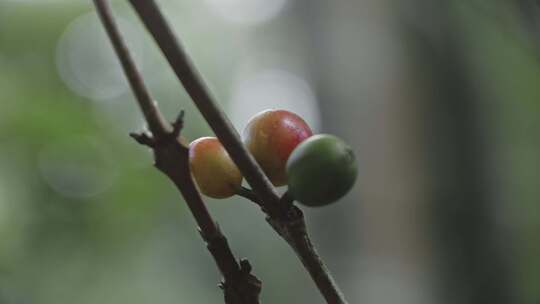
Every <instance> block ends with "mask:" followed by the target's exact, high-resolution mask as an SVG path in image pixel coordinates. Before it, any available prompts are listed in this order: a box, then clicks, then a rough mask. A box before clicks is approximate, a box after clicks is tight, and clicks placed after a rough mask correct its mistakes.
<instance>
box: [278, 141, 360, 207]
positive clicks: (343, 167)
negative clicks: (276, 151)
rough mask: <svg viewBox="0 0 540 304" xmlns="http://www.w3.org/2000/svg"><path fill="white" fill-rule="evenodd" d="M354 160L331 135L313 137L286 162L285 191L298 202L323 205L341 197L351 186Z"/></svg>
mask: <svg viewBox="0 0 540 304" xmlns="http://www.w3.org/2000/svg"><path fill="white" fill-rule="evenodd" d="M356 175H357V165H356V157H355V156H354V152H353V150H352V149H351V147H349V146H348V145H347V144H346V143H345V142H343V141H342V140H341V139H339V138H338V137H336V136H333V135H327V134H319V135H314V136H312V137H310V138H309V139H307V140H306V141H304V142H303V143H301V144H300V145H298V147H296V149H295V150H294V151H293V153H292V154H291V156H290V157H289V160H288V161H287V178H288V184H289V189H288V191H289V192H290V194H291V195H292V197H294V198H295V200H297V201H299V202H300V203H302V204H304V205H306V206H311V207H317V206H325V205H328V204H331V203H333V202H335V201H337V200H338V199H340V198H341V197H343V196H344V195H345V194H346V193H347V192H349V190H350V189H351V188H352V186H353V185H354V182H355V180H356Z"/></svg>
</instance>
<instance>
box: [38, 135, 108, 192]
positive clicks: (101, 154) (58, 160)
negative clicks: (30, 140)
mask: <svg viewBox="0 0 540 304" xmlns="http://www.w3.org/2000/svg"><path fill="white" fill-rule="evenodd" d="M39 170H40V173H41V176H42V177H43V179H44V180H45V182H46V183H47V184H48V185H49V186H50V187H51V188H53V189H54V190H55V191H56V192H58V193H60V194H62V195H65V196H67V197H72V198H89V197H92V196H95V195H98V194H100V193H102V192H103V191H105V190H107V189H108V188H109V187H111V186H112V184H113V182H114V181H115V179H116V177H117V175H118V168H117V167H116V166H115V163H114V160H113V158H112V157H111V155H110V153H109V151H108V150H107V149H106V145H105V143H102V142H99V141H98V140H96V139H94V138H82V139H73V140H70V141H68V140H66V141H62V142H58V143H51V144H49V145H48V146H46V147H45V148H43V150H42V151H40V153H39Z"/></svg>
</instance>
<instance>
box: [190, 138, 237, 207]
mask: <svg viewBox="0 0 540 304" xmlns="http://www.w3.org/2000/svg"><path fill="white" fill-rule="evenodd" d="M189 164H190V167H191V173H192V175H193V178H194V179H195V182H196V183H197V185H198V186H199V190H200V191H201V192H202V193H203V194H205V195H207V196H209V197H213V198H227V197H230V196H233V195H234V194H235V193H236V190H237V189H238V188H240V186H241V183H242V174H241V173H240V170H238V168H237V167H236V165H235V164H234V162H233V161H232V160H231V158H230V157H229V154H228V153H227V151H225V149H224V148H223V146H222V145H221V143H220V142H219V140H218V139H217V138H215V137H202V138H199V139H197V140H195V141H193V142H192V143H191V144H190V145H189Z"/></svg>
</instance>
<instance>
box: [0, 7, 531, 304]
mask: <svg viewBox="0 0 540 304" xmlns="http://www.w3.org/2000/svg"><path fill="white" fill-rule="evenodd" d="M158 2H159V4H160V5H161V7H162V9H163V11H164V13H165V14H166V16H167V17H168V19H169V21H170V23H171V24H172V25H173V27H174V29H175V31H176V32H177V34H178V35H179V36H180V37H181V38H182V39H183V41H184V43H185V45H186V48H187V49H188V51H189V52H190V53H191V55H192V56H193V59H194V61H195V63H196V65H197V66H198V68H199V70H200V71H201V72H202V73H203V75H204V76H205V78H206V79H207V81H208V83H209V85H210V87H211V88H212V90H213V92H214V94H215V95H216V96H217V98H218V100H219V101H220V102H221V103H222V106H223V108H224V110H225V111H226V112H227V114H229V116H230V118H231V119H232V121H233V123H234V124H235V125H236V126H237V128H239V130H241V129H242V128H243V126H244V125H245V123H246V122H247V120H248V119H249V117H250V116H251V115H253V114H254V113H257V112H258V111H260V110H263V109H267V108H285V109H288V110H291V111H294V112H297V113H299V114H301V115H302V116H303V117H304V118H305V119H306V120H307V121H308V123H310V125H311V126H312V127H313V129H314V130H316V131H317V132H325V133H333V134H336V135H338V136H340V137H342V138H344V139H345V140H346V141H347V142H349V143H350V144H351V145H352V146H353V147H354V149H355V151H356V153H357V155H358V158H359V164H360V169H359V170H360V176H359V179H358V182H357V185H356V186H355V188H354V190H353V191H352V192H351V193H350V194H349V195H347V197H346V198H344V199H342V201H340V202H339V203H337V204H334V205H332V206H328V207H325V208H320V209H309V208H304V209H305V212H306V216H307V218H308V224H309V228H310V229H311V231H312V235H313V240H314V242H315V243H316V244H317V245H318V248H319V250H320V253H321V255H322V256H323V258H324V259H325V260H326V262H327V264H328V267H329V268H330V269H331V270H332V272H333V274H334V275H335V277H336V279H337V281H338V283H339V284H340V285H341V287H342V288H343V291H344V293H345V294H346V295H347V298H348V299H349V301H350V303H363V304H368V303H374V304H375V303H402V304H403V303H411V304H413V303H414V304H419V303H420V304H421V303H454V304H455V303H475V304H478V303H531V304H532V303H538V302H539V301H540V288H539V286H540V234H539V233H538V231H540V204H539V203H540V187H539V185H540V184H539V183H540V175H539V173H540V157H539V152H540V151H539V147H540V136H539V134H540V102H539V100H540V86H539V83H540V17H539V16H540V9H539V7H538V4H536V2H535V1H525V0H524V1H502V0H491V1H488V0H485V1H481V0H471V1H428V0H408V1H406V0H384V1H380V0H361V1H352V0H349V1H346V0H336V1H322V0H298V1H289V0H272V1H269V0H204V1H189V0H168V1H166V0H163V1H158ZM114 8H115V12H116V15H117V16H118V18H119V20H120V23H121V28H122V31H123V33H124V34H125V35H126V37H127V40H128V44H129V45H130V47H131V49H132V51H133V52H134V54H135V57H136V61H137V63H138V65H139V66H140V67H141V69H142V71H143V74H144V77H145V80H146V82H147V84H148V85H149V87H150V88H151V90H152V93H153V94H154V96H155V98H156V99H157V101H158V103H159V105H160V107H161V108H162V110H163V111H164V113H166V115H167V116H168V117H169V118H173V117H175V116H176V114H177V113H178V111H179V110H180V109H185V110H186V113H187V116H186V129H185V135H186V136H187V137H188V138H189V139H195V138H197V137H200V136H209V135H211V132H210V130H209V128H208V126H207V124H206V123H205V122H204V120H203V119H202V118H201V116H200V114H198V112H197V111H196V109H195V108H194V107H193V105H192V103H191V101H190V100H189V99H188V97H187V95H186V94H185V92H184V90H183V89H182V87H181V86H180V85H179V84H178V82H177V81H176V79H175V78H174V76H173V74H172V72H171V70H170V69H169V68H168V67H167V65H166V63H165V60H164V59H163V58H162V56H161V54H160V53H159V50H158V49H157V48H156V46H155V44H154V43H153V41H152V40H151V38H150V37H149V35H148V34H147V33H146V31H145V30H144V28H143V26H142V25H141V23H140V22H139V20H138V19H137V17H136V16H135V15H134V13H133V11H132V9H131V7H130V6H129V5H128V4H127V1H114ZM144 128H145V126H144V122H143V120H142V117H141V115H140V113H139V112H138V109H137V107H136V105H135V102H134V99H133V96H132V94H131V93H130V91H129V89H128V86H127V83H126V81H125V79H124V77H123V75H122V72H121V70H120V67H119V65H118V63H117V60H116V58H115V57H114V55H113V52H112V48H111V46H110V44H109V41H108V40H107V37H106V36H105V33H104V31H103V30H102V28H101V26H100V23H99V21H98V19H97V16H96V15H95V13H94V10H93V7H92V5H91V1H85V0H0V303H6V304H20V303H40V304H41V303H44V304H46V303H54V304H62V303H102V304H106V303H163V304H165V303H222V294H221V291H220V290H219V289H218V288H217V287H216V285H217V283H218V282H219V279H220V277H219V274H218V272H217V269H216V267H215V265H214V263H213V261H212V259H211V257H210V255H209V254H208V253H207V251H206V249H205V248H204V245H203V242H202V241H201V239H200V237H199V235H198V233H197V230H196V227H195V223H194V220H193V218H192V217H191V216H190V214H189V211H188V210H187V208H186V206H185V204H184V203H183V201H182V199H181V197H180V195H179V194H178V193H177V191H176V190H175V188H174V187H173V186H172V185H171V183H170V182H169V181H168V180H167V179H166V178H165V177H164V176H162V175H161V174H160V173H159V172H158V171H157V170H155V169H154V168H153V167H152V155H151V153H149V151H148V150H146V149H145V148H143V147H141V146H139V145H137V144H135V143H134V142H133V141H132V140H131V139H130V138H129V137H128V136H127V134H128V133H129V132H132V131H138V130H143V129H144ZM208 206H209V208H210V210H211V212H212V213H213V214H214V215H215V217H216V219H217V220H218V222H219V223H220V226H221V227H222V229H223V231H224V232H225V234H226V235H227V236H228V237H229V242H230V244H231V247H232V248H233V250H234V252H235V253H236V254H237V256H239V257H247V258H249V259H250V261H251V262H252V264H253V266H254V272H255V274H256V275H257V276H258V277H259V278H260V279H261V280H262V281H263V293H262V300H263V302H264V303H323V300H322V298H321V297H320V296H319V294H318V293H317V291H316V289H315V287H314V286H313V283H312V282H311V280H310V279H309V277H308V275H307V274H306V273H305V271H304V270H303V268H302V267H301V265H300V263H299V262H298V260H297V259H296V257H295V256H294V254H293V253H292V252H291V250H290V249H289V248H288V247H287V246H286V245H285V244H284V242H283V241H282V240H281V239H279V238H278V237H277V236H276V235H275V233H274V232H273V231H272V230H271V229H270V228H269V226H268V225H267V224H266V223H265V221H264V218H263V215H262V214H261V213H260V211H259V210H257V208H256V207H254V206H253V205H251V204H249V203H247V202H245V201H244V200H243V199H240V198H234V199H229V200H222V201H218V200H211V199H208Z"/></svg>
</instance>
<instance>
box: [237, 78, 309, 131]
mask: <svg viewBox="0 0 540 304" xmlns="http://www.w3.org/2000/svg"><path fill="white" fill-rule="evenodd" d="M266 109H284V110H288V111H291V112H294V113H296V114H298V115H300V116H301V117H302V118H303V119H304V120H305V121H306V122H307V123H308V124H309V126H310V127H311V128H312V130H313V131H315V132H317V131H318V130H319V129H320V112H319V107H318V104H317V100H316V98H315V94H314V93H313V90H312V89H311V87H310V86H309V84H308V83H307V82H306V81H305V80H304V79H302V78H300V77H298V76H296V75H294V74H292V73H290V72H287V71H284V70H278V69H270V70H263V71H260V72H258V73H255V74H249V75H242V76H241V77H240V78H239V79H238V81H237V83H236V84H235V85H234V87H233V96H232V100H231V102H230V114H231V120H232V121H233V124H234V125H235V127H236V128H237V129H238V130H242V129H243V128H244V126H245V125H246V123H247V122H248V120H249V119H250V118H251V117H252V116H253V115H255V114H257V113H259V112H260V111H263V110H266Z"/></svg>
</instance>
